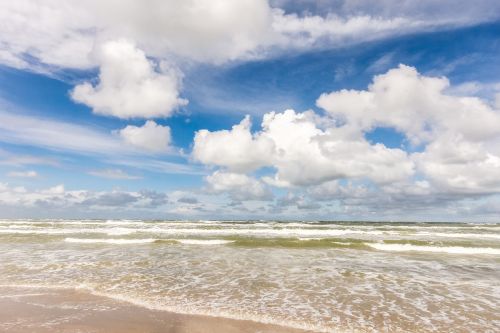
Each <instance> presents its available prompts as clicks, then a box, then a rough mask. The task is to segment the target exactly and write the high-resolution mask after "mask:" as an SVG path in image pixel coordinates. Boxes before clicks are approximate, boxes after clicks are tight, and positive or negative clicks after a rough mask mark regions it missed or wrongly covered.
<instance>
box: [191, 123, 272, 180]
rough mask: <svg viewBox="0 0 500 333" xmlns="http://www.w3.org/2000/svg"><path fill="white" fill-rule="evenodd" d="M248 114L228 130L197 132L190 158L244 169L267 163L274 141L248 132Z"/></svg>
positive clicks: (205, 162) (244, 170) (247, 169)
mask: <svg viewBox="0 0 500 333" xmlns="http://www.w3.org/2000/svg"><path fill="white" fill-rule="evenodd" d="M250 127H251V122H250V117H249V116H246V117H245V118H244V119H243V120H242V121H241V122H240V123H239V124H238V125H234V126H233V128H232V129H231V130H230V131H226V130H222V131H216V132H209V131H207V130H200V131H198V132H196V134H195V137H194V145H193V158H194V159H195V160H197V161H199V162H202V163H204V164H211V165H219V166H225V167H227V168H229V169H230V170H233V171H240V172H246V171H251V170H255V169H257V168H259V167H262V166H265V165H267V164H268V159H269V156H270V155H271V154H272V152H273V149H274V145H273V142H272V141H271V140H269V139H267V138H264V137H260V136H258V135H257V136H254V135H252V133H251V128H250Z"/></svg>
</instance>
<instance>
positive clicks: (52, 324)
mask: <svg viewBox="0 0 500 333" xmlns="http://www.w3.org/2000/svg"><path fill="white" fill-rule="evenodd" d="M0 332H5V333H21V332H22V333H26V332H30V333H66V332H67V333H70V332H71V333H78V332H82V333H83V332H85V333H139V332H141V333H188V332H189V333H236V332H244V333H257V332H258V333H305V332H306V331H303V330H297V329H293V328H288V327H282V326H277V325H268V324H263V323H257V322H253V321H246V320H233V319H225V318H218V317H209V316H198V315H184V314H176V313H171V312H166V311H158V310H150V309H146V308H142V307H140V306H136V305H132V304H129V303H125V302H120V301H116V300H113V299H110V298H106V297H100V296H95V295H92V294H90V293H87V292H83V291H78V290H76V291H75V290H58V289H40V290H38V289H32V288H0ZM309 332H310V331H309Z"/></svg>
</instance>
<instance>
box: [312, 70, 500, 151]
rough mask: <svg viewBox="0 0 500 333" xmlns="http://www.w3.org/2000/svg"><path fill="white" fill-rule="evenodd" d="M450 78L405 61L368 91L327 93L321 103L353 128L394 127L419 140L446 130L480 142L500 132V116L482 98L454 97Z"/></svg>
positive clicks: (321, 97) (384, 75) (319, 100)
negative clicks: (422, 70)
mask: <svg viewBox="0 0 500 333" xmlns="http://www.w3.org/2000/svg"><path fill="white" fill-rule="evenodd" d="M448 87H449V81H448V79H446V78H444V77H440V78H436V77H427V76H423V75H421V74H419V73H418V72H417V70H416V69H415V68H413V67H409V66H405V65H400V66H399V67H398V68H395V69H391V70H389V71H388V72H387V73H385V74H382V75H377V76H375V77H374V79H373V83H372V84H371V85H370V86H369V87H368V90H362V91H359V90H341V91H336V92H332V93H328V94H322V95H321V96H320V97H319V99H318V100H317V105H318V106H319V107H321V108H323V109H325V110H326V111H327V112H329V113H330V114H331V115H332V116H334V117H337V118H339V119H340V120H341V121H345V122H346V124H347V126H353V127H355V128H359V130H362V131H367V130H370V129H371V128H374V127H376V126H387V127H394V128H396V129H397V130H399V131H401V132H403V133H405V134H406V135H407V136H408V137H409V139H410V140H412V141H413V142H416V143H421V142H426V141H429V140H432V139H435V138H436V137H437V136H439V135H440V133H442V132H447V131H451V132H453V133H461V134H462V135H463V136H464V137H465V138H466V139H468V140H473V141H480V140H485V139H490V138H492V137H495V136H497V135H498V129H499V128H500V115H499V114H498V112H494V110H492V109H491V107H490V106H489V105H488V104H487V103H485V102H484V101H482V100H481V99H479V98H475V97H459V96H449V95H446V94H445V93H444V90H445V89H446V88H448Z"/></svg>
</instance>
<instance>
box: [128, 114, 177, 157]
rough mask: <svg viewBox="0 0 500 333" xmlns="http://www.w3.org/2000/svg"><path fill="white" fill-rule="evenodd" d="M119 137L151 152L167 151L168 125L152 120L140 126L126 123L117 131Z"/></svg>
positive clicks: (168, 141) (168, 139) (169, 138)
mask: <svg viewBox="0 0 500 333" xmlns="http://www.w3.org/2000/svg"><path fill="white" fill-rule="evenodd" d="M119 134H120V137H121V138H122V139H123V140H124V141H125V142H127V143H128V144H130V145H132V146H134V147H137V148H142V149H146V150H148V151H151V152H157V153H161V152H168V151H169V145H170V141H171V137H170V127H168V126H162V125H158V124H157V123H155V122H154V121H152V120H148V121H146V123H145V124H144V125H143V126H141V127H137V126H132V125H128V126H127V127H125V128H123V129H121V130H120V131H119Z"/></svg>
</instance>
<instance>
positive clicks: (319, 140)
mask: <svg viewBox="0 0 500 333" xmlns="http://www.w3.org/2000/svg"><path fill="white" fill-rule="evenodd" d="M321 122H322V121H321V119H319V118H318V117H316V116H315V115H314V114H313V113H312V112H304V113H297V112H295V111H294V110H286V111H284V112H283V113H275V112H271V113H268V114H266V115H264V118H263V121H262V124H261V127H262V130H261V131H260V132H258V133H256V134H254V135H252V134H251V133H250V132H249V128H250V125H249V124H248V118H246V119H245V120H244V121H243V122H242V123H241V124H240V125H237V126H235V127H233V130H232V131H218V132H213V133H211V132H208V131H200V132H198V133H197V134H196V136H195V141H194V147H193V156H194V158H195V159H197V160H199V161H201V162H203V163H207V164H214V165H219V166H223V167H226V168H228V169H230V170H246V171H253V170H255V169H258V168H260V167H262V166H269V167H274V168H275V169H276V170H277V172H276V174H275V175H274V177H265V178H264V180H265V181H266V182H267V183H269V184H272V185H275V186H282V187H290V186H302V185H313V184H318V183H321V182H324V181H328V180H332V179H338V178H345V177H352V178H363V177H367V178H369V179H371V180H373V181H375V182H379V183H384V182H390V181H396V180H399V179H404V178H407V177H409V176H411V175H412V174H413V162H411V161H410V160H409V159H408V156H407V154H406V153H405V152H404V151H402V150H400V149H389V148H387V147H385V146H384V145H382V144H376V145H371V144H370V143H369V142H368V141H366V140H365V139H364V138H363V136H362V135H357V136H352V134H351V133H350V132H349V131H344V130H343V129H342V128H340V129H339V128H329V129H327V130H323V129H322V128H321ZM200 133H201V134H200ZM228 142H231V143H232V144H226V143H228ZM238 143H243V147H242V149H238ZM213 152H214V153H213Z"/></svg>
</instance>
